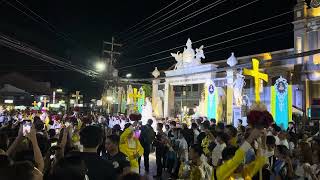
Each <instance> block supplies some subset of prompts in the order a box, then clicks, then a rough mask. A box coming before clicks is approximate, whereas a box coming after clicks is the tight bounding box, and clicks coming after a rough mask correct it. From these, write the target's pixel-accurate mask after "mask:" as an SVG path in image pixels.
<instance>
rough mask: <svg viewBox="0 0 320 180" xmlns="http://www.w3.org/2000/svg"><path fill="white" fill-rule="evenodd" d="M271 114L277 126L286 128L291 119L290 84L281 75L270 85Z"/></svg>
mask: <svg viewBox="0 0 320 180" xmlns="http://www.w3.org/2000/svg"><path fill="white" fill-rule="evenodd" d="M271 114H272V116H273V119H274V120H275V122H276V124H277V125H278V126H280V127H281V128H282V129H284V130H286V129H287V128H288V122H289V121H291V120H292V86H291V85H288V82H287V80H286V79H284V78H283V77H280V78H279V79H277V80H276V83H275V84H274V86H272V87H271Z"/></svg>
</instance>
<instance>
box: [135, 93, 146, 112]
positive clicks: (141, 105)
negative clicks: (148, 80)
mask: <svg viewBox="0 0 320 180" xmlns="http://www.w3.org/2000/svg"><path fill="white" fill-rule="evenodd" d="M138 96H139V98H138V102H137V103H138V111H139V113H141V112H142V107H143V105H144V99H145V92H144V90H143V88H142V87H140V89H139V92H138Z"/></svg>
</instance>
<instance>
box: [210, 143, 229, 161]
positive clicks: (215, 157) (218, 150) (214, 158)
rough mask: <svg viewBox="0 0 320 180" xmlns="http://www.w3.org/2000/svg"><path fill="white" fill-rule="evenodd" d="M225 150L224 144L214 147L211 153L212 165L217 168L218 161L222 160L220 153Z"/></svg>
mask: <svg viewBox="0 0 320 180" xmlns="http://www.w3.org/2000/svg"><path fill="white" fill-rule="evenodd" d="M224 148H226V144H225V143H222V144H219V143H217V145H216V147H215V148H214V149H213V151H212V164H213V166H217V165H218V162H219V160H220V159H222V151H223V150H224Z"/></svg>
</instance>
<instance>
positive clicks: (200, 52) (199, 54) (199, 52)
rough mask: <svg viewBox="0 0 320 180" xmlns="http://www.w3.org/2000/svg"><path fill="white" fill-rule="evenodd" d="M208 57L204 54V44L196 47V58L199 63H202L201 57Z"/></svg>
mask: <svg viewBox="0 0 320 180" xmlns="http://www.w3.org/2000/svg"><path fill="white" fill-rule="evenodd" d="M205 58H206V57H205V56H204V53H203V45H202V46H200V48H199V49H198V48H196V59H195V63H196V64H197V65H199V64H201V59H205Z"/></svg>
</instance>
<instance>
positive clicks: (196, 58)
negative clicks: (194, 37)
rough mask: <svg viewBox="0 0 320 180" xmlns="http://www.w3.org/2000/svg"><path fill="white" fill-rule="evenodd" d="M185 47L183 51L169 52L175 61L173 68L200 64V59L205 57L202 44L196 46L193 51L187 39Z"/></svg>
mask: <svg viewBox="0 0 320 180" xmlns="http://www.w3.org/2000/svg"><path fill="white" fill-rule="evenodd" d="M186 47H187V48H184V50H183V53H180V52H179V51H178V52H177V53H171V56H172V57H174V58H175V60H176V61H177V63H176V65H175V68H174V69H175V70H176V69H182V68H186V67H192V66H195V65H200V64H201V59H204V58H205V56H204V53H203V46H200V47H199V48H197V49H196V53H195V51H194V49H193V48H192V42H191V40H190V39H188V41H187V43H186Z"/></svg>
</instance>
